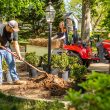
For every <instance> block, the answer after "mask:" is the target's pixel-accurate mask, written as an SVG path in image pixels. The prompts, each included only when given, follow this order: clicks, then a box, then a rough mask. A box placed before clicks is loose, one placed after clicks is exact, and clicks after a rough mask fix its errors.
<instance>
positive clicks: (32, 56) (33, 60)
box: [25, 52, 40, 66]
mask: <svg viewBox="0 0 110 110" xmlns="http://www.w3.org/2000/svg"><path fill="white" fill-rule="evenodd" d="M25 60H26V61H27V62H28V63H30V64H32V65H33V66H38V65H39V62H40V57H39V56H37V55H36V52H30V53H26V55H25Z"/></svg>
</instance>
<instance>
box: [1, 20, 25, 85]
mask: <svg viewBox="0 0 110 110" xmlns="http://www.w3.org/2000/svg"><path fill="white" fill-rule="evenodd" d="M18 31H19V28H18V23H17V22H16V21H15V20H11V21H9V22H8V23H7V24H6V25H5V24H2V25H0V45H1V47H0V84H2V83H3V81H2V76H3V71H2V61H3V58H4V59H5V60H6V62H7V65H8V67H9V72H10V75H11V77H12V80H13V83H14V84H25V83H26V81H21V80H20V79H19V76H18V74H17V71H16V65H15V60H14V57H13V56H12V54H11V53H9V52H7V51H6V50H4V49H3V48H2V46H4V47H5V48H6V49H7V50H9V51H11V49H10V43H13V46H14V48H15V50H16V54H17V55H18V57H19V59H23V58H22V57H21V54H20V49H19V44H18Z"/></svg>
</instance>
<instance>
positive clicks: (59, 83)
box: [0, 73, 71, 99]
mask: <svg viewBox="0 0 110 110" xmlns="http://www.w3.org/2000/svg"><path fill="white" fill-rule="evenodd" d="M22 76H23V75H22ZM22 76H21V77H22ZM23 79H24V76H23ZM24 80H26V81H27V84H24V85H13V84H11V85H10V84H4V85H1V86H0V91H2V92H3V93H7V94H10V95H16V96H20V97H21V96H22V97H26V98H47V99H50V98H52V97H53V96H57V97H60V98H62V97H63V95H64V94H65V93H66V92H65V91H66V90H67V89H68V88H70V87H71V84H70V83H69V82H67V81H64V80H63V79H62V78H59V77H58V76H56V75H52V74H48V75H47V74H45V73H43V74H41V75H39V76H37V77H36V78H28V79H26V77H25V79H24Z"/></svg>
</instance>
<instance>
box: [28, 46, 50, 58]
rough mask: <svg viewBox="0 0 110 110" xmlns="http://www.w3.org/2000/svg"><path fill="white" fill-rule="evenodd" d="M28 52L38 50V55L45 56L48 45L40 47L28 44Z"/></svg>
mask: <svg viewBox="0 0 110 110" xmlns="http://www.w3.org/2000/svg"><path fill="white" fill-rule="evenodd" d="M27 52H36V54H37V55H38V56H43V55H44V54H46V53H47V52H48V48H47V47H40V46H34V45H27Z"/></svg>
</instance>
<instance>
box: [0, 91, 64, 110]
mask: <svg viewBox="0 0 110 110" xmlns="http://www.w3.org/2000/svg"><path fill="white" fill-rule="evenodd" d="M0 110H65V109H64V104H62V103H60V102H58V101H54V102H44V101H37V100H27V99H21V98H16V97H14V96H7V95H4V94H3V93H0Z"/></svg>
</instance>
